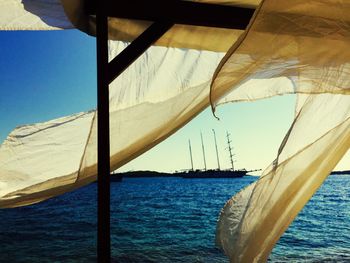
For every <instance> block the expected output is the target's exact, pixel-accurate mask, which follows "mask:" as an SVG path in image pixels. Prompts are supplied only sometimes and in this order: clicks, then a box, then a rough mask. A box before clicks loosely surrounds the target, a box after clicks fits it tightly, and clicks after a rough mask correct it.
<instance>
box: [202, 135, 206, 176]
mask: <svg viewBox="0 0 350 263" xmlns="http://www.w3.org/2000/svg"><path fill="white" fill-rule="evenodd" d="M201 141H202V150H203V160H204V171H206V170H207V162H206V160H205V151H204V144H203V135H202V132H201Z"/></svg>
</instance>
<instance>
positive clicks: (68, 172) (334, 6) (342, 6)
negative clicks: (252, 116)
mask: <svg viewBox="0 0 350 263" xmlns="http://www.w3.org/2000/svg"><path fill="white" fill-rule="evenodd" d="M200 2H206V1H200ZM38 3H41V1H23V3H22V4H19V3H18V2H17V1H14V2H13V4H12V5H8V6H7V8H11V10H15V9H16V10H19V11H18V12H17V11H16V12H14V13H13V14H14V16H13V17H12V16H11V18H10V19H9V17H8V16H7V17H6V21H5V20H4V19H2V16H1V15H0V20H3V21H0V26H1V29H5V30H8V29H10V28H13V29H36V27H40V29H52V28H57V27H61V28H69V27H70V22H69V21H68V19H67V18H66V19H64V18H62V17H63V16H62V12H63V9H62V6H61V7H60V5H59V3H58V2H57V1H52V4H53V5H52V6H56V7H57V9H56V8H55V11H54V12H53V13H52V12H48V13H45V12H42V11H40V12H37V11H35V12H30V11H28V10H30V8H28V7H29V6H33V5H34V6H35V8H36V9H35V10H38V9H37V7H38V5H36V4H38ZM62 3H63V6H64V9H65V11H66V13H67V14H68V16H69V18H70V20H71V21H72V24H74V25H75V26H76V27H77V28H79V29H81V30H83V31H84V32H87V33H89V34H94V32H95V24H94V16H93V15H89V14H86V13H84V9H81V8H80V7H82V3H83V2H82V1H68V0H67V1H62ZM211 3H216V4H225V5H230V6H234V7H249V8H257V11H256V12H255V14H254V16H253V18H252V20H251V21H250V25H249V26H248V29H247V30H246V31H242V30H235V29H229V28H224V29H219V28H215V27H198V26H196V27H193V26H189V25H176V26H174V27H173V28H172V29H171V30H170V31H169V32H168V33H166V34H165V35H164V36H163V37H162V38H160V39H159V40H158V41H157V42H156V45H158V46H156V47H152V48H150V49H149V50H148V51H147V52H146V53H145V54H144V55H143V56H142V57H140V59H138V60H137V61H136V63H135V64H133V65H132V66H131V67H129V68H128V69H127V71H125V72H124V73H123V74H122V75H121V76H120V77H119V78H118V79H116V80H114V81H113V82H112V83H111V85H110V87H109V89H110V98H109V100H110V118H111V119H110V125H111V128H110V131H111V134H112V135H113V136H112V137H111V156H110V160H111V168H112V169H116V168H118V167H120V166H121V165H123V164H125V163H126V162H128V161H129V160H131V159H133V158H135V157H136V156H138V155H140V154H141V153H143V152H145V151H146V150H148V149H150V148H151V147H153V146H154V145H156V144H157V143H159V142H160V141H162V140H164V139H165V138H167V137H168V136H170V135H171V134H172V133H174V132H175V131H176V130H178V129H179V128H181V127H182V126H183V125H185V124H186V123H187V122H189V121H190V120H191V119H192V118H194V117H195V116H196V115H197V114H198V113H199V112H201V111H202V110H203V109H205V108H206V107H207V106H209V105H210V103H211V105H212V107H213V109H215V107H216V105H219V104H223V103H227V102H235V101H252V100H257V99H262V98H267V97H271V96H276V95H283V94H290V93H296V94H298V103H297V105H296V110H295V120H294V122H293V124H292V125H291V128H290V130H289V131H288V133H287V134H286V136H285V139H284V140H283V142H282V143H281V147H280V150H279V152H278V155H277V157H276V159H275V160H274V161H273V162H272V164H271V166H270V167H268V168H267V169H266V170H265V172H264V174H263V176H262V177H261V178H260V179H259V180H258V181H257V182H256V183H255V184H253V185H251V186H249V187H248V188H246V189H245V190H243V191H242V192H240V193H239V194H238V195H236V196H235V197H233V198H232V199H231V200H230V201H229V202H228V203H227V204H226V206H225V208H224V209H223V211H222V213H221V216H220V219H219V223H218V228H217V243H218V245H219V246H221V247H222V248H223V250H224V251H225V253H226V254H227V255H228V256H229V257H230V259H231V261H232V262H259V261H265V260H267V258H268V255H269V253H270V251H271V250H272V248H273V245H274V244H275V243H276V242H277V240H278V238H279V237H280V236H281V235H282V234H283V232H284V231H285V230H286V228H287V227H288V225H289V224H290V223H291V222H292V220H293V219H294V217H295V216H296V215H297V213H298V212H299V211H300V210H301V209H302V207H303V206H304V205H305V203H306V202H307V201H308V200H309V198H310V197H311V196H312V194H313V193H314V192H315V191H316V190H317V189H318V187H319V186H320V185H321V184H322V182H323V181H324V180H325V178H326V177H327V175H328V174H329V173H330V171H331V170H332V169H333V168H334V167H335V165H336V164H337V162H338V161H339V160H340V159H341V157H342V156H343V155H344V154H345V153H346V151H347V150H348V149H349V146H350V129H349V128H350V127H349V125H350V123H349V117H350V107H349V105H350V101H349V91H350V85H349V84H350V76H349V72H350V70H349V61H350V59H349V52H347V49H348V47H349V44H350V43H349V42H350V38H349V36H350V27H349V25H350V24H349V22H350V17H349V14H350V3H347V2H346V1H343V2H339V1H336V0H312V1H307V2H306V1H301V0H294V1H278V0H264V1H262V2H261V4H260V5H259V7H257V5H258V4H259V3H258V1H211ZM1 5H3V6H1ZM4 6H5V7H6V5H4V2H0V10H4V9H3V8H2V7H4ZM52 6H51V5H50V7H49V9H50V10H51V7H52ZM40 8H43V9H42V10H46V8H47V7H46V6H45V5H41V6H40ZM40 8H39V9H40ZM7 10H10V9H7ZM31 10H34V9H31ZM40 10H41V9H40ZM57 10H59V11H57ZM0 12H1V11H0ZM23 12H24V13H29V14H30V15H29V16H28V19H30V21H34V20H35V21H37V22H36V23H35V26H33V28H30V27H28V25H27V24H25V25H24V24H23V22H22V18H23V19H24V16H23V14H24V13H23ZM43 13H45V14H46V15H45V16H43V15H42V14H43ZM0 14H1V13H0ZM16 14H18V17H16ZM57 14H59V15H58V17H60V19H59V22H57V23H56V22H55V21H56V20H55V19H54V18H55V17H56V15H57ZM17 18H18V19H17ZM19 18H21V19H19ZM57 21H58V20H57ZM29 24H30V23H29ZM149 24H150V22H146V21H135V20H128V19H125V18H111V19H110V20H109V28H110V31H109V37H110V39H111V40H110V41H109V56H110V58H113V57H114V56H115V55H116V54H118V53H119V52H120V51H121V50H122V49H123V48H124V47H125V46H126V45H127V44H126V43H123V42H120V40H124V41H131V40H133V39H134V38H135V37H136V36H137V35H138V34H139V33H140V32H143V31H144V30H145V28H147V26H148V25H149ZM10 25H11V26H10ZM227 50H228V52H227V53H226V55H225V54H224V53H220V52H218V51H227ZM213 76H214V77H213ZM210 84H212V85H211V86H210ZM210 87H211V88H210ZM96 123H97V116H96V112H95V111H91V112H88V113H79V114H76V115H74V116H67V117H64V118H61V119H58V120H53V121H50V122H47V123H42V124H35V125H29V126H24V127H19V128H17V129H16V130H14V131H13V132H12V133H11V134H10V135H9V137H8V138H7V140H6V141H5V142H4V144H3V145H1V147H0V206H2V207H15V206H20V205H26V204H30V203H35V202H38V201H41V200H45V199H47V198H49V197H52V196H54V195H57V194H60V193H63V192H65V191H69V190H73V189H75V188H78V187H80V186H82V185H84V184H86V183H88V182H91V181H94V180H95V179H96V175H97V168H96V152H97V151H96ZM140 131H142V132H140ZM71 134H76V136H75V137H72V136H71ZM48 159H52V160H56V161H57V160H58V161H59V163H61V164H62V165H54V164H53V162H52V161H50V160H48ZM43 163H45V164H46V165H45V166H43V165H42V164H43Z"/></svg>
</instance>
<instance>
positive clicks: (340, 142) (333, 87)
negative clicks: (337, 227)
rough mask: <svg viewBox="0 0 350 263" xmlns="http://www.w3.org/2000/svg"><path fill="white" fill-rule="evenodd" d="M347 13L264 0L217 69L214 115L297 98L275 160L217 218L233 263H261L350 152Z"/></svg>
mask: <svg viewBox="0 0 350 263" xmlns="http://www.w3.org/2000/svg"><path fill="white" fill-rule="evenodd" d="M349 12H350V3H346V2H339V1H320V0H318V1H298V0H296V1H277V0H265V1H263V3H262V5H261V7H260V10H259V11H258V12H257V13H256V17H255V18H254V19H253V21H252V22H251V25H250V28H249V29H248V30H247V31H246V34H245V35H244V36H243V37H242V38H241V41H240V42H237V43H236V44H235V45H234V46H233V47H232V48H231V49H230V51H229V52H228V53H227V54H226V56H225V58H224V59H223V60H222V62H221V64H220V66H219V67H218V69H217V72H216V74H215V80H214V81H213V85H212V89H211V95H212V96H213V99H212V103H213V108H215V106H216V105H217V104H220V103H226V102H231V101H247V100H257V99H262V98H267V97H271V96H275V95H282V94H288V93H299V94H300V95H298V105H297V106H296V114H295V120H294V122H293V124H292V126H291V128H290V130H289V132H288V133H287V135H286V136H285V139H284V140H283V142H282V144H281V146H280V149H279V152H278V156H277V158H276V160H275V161H274V162H273V163H272V164H271V165H270V167H268V168H267V169H266V170H265V171H264V173H263V175H262V176H261V178H260V179H259V180H258V181H257V182H256V183H254V184H253V185H251V186H248V187H247V188H246V189H244V190H243V191H241V192H240V193H238V194H237V195H236V196H234V197H232V199H230V200H229V201H228V202H227V204H226V205H225V207H224V208H223V210H222V212H221V215H220V218H219V221H218V225H217V237H216V242H217V244H218V245H219V246H220V247H221V248H222V249H223V250H224V252H225V253H226V254H227V255H228V256H229V258H230V261H231V262H264V261H266V260H267V258H268V256H269V254H270V252H271V250H272V248H273V246H274V245H275V243H276V242H277V241H278V239H279V237H280V236H281V235H282V234H283V232H284V231H285V230H286V229H287V227H288V226H289V224H290V223H291V222H292V221H293V219H294V218H295V217H296V215H297V214H298V212H299V211H300V210H301V209H302V208H303V206H304V205H305V204H306V203H307V201H308V200H309V199H310V198H311V197H312V195H313V194H314V193H315V191H316V190H317V189H318V188H319V186H320V185H321V184H322V183H323V181H324V180H325V179H326V177H327V176H328V175H329V173H330V172H331V171H332V169H333V168H334V167H335V165H336V164H337V163H338V162H339V160H340V159H341V158H342V156H343V155H344V154H345V153H346V152H347V150H348V149H349V146H350V120H349V119H350V106H349V105H350V98H349V95H350V77H349V72H350V64H349V61H350V57H349V52H348V51H347V49H348V47H349V45H350V27H349V25H350V24H349V22H350V16H349ZM257 43H258V44H257ZM261 84H263V85H261ZM307 94H309V95H307ZM218 97H221V99H220V100H217V98H218Z"/></svg>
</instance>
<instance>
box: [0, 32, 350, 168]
mask: <svg viewBox="0 0 350 263" xmlns="http://www.w3.org/2000/svg"><path fill="white" fill-rule="evenodd" d="M0 54H1V60H0V72H1V76H0V77H1V78H0V89H1V94H0V142H2V141H3V140H4V139H5V138H6V136H7V135H8V133H9V132H10V131H11V130H13V129H14V128H15V127H16V126H19V125H23V124H30V123H35V122H42V121H47V120H50V119H53V118H57V117H61V116H65V115H69V114H72V113H76V112H81V111H87V110H90V109H93V108H95V107H96V54H95V39H94V38H92V37H90V36H87V35H86V34H84V33H81V32H79V31H77V30H65V31H44V32H40V31H39V32H38V31H35V32H30V31H22V32H0ZM294 101H295V98H294V96H291V95H288V96H283V97H277V98H273V99H268V100H262V101H257V102H250V103H247V102H245V103H234V104H227V105H225V106H220V107H219V108H218V112H217V114H218V116H219V117H220V121H218V120H216V119H215V118H214V117H213V115H212V114H211V111H210V110H209V109H208V110H206V111H205V112H204V113H202V114H200V115H199V116H198V117H197V118H196V119H195V120H193V121H192V122H190V123H189V124H188V125H187V126H186V127H184V128H183V129H181V130H180V131H179V132H177V133H176V134H175V135H173V136H171V137H170V138H169V139H167V140H166V141H164V142H163V143H161V144H160V145H158V146H156V147H155V148H153V149H152V150H151V151H149V152H147V153H145V154H144V155H142V156H141V157H139V158H137V159H136V160H134V161H132V162H130V163H129V164H127V165H125V166H124V167H122V168H121V170H122V171H127V170H146V169H151V170H161V171H174V170H181V169H188V168H190V157H189V151H188V140H189V139H190V140H191V144H192V151H193V157H194V166H195V168H203V167H204V164H203V158H202V152H201V145H200V132H202V133H203V138H204V142H205V149H206V155H207V166H208V167H209V168H215V167H216V166H217V162H216V156H215V146H214V139H213V133H212V129H215V131H216V135H217V140H218V148H219V152H220V156H219V157H220V162H221V166H222V167H223V168H226V167H229V166H230V163H229V157H228V152H227V149H225V148H226V147H227V143H226V137H225V136H226V131H228V132H230V133H231V135H232V137H231V139H232V141H233V142H232V146H233V147H234V153H235V154H236V156H235V160H236V162H235V166H236V167H237V168H247V169H258V168H262V169H263V168H265V167H266V166H267V165H269V164H270V163H271V162H272V161H273V159H274V158H275V156H276V154H277V149H278V147H279V144H280V142H281V140H282V139H283V137H284V134H285V133H286V131H287V130H288V128H289V126H290V123H291V121H292V119H293V110H294ZM347 159H350V158H347ZM338 168H339V169H346V168H349V166H347V165H346V162H343V164H341V165H340V166H338Z"/></svg>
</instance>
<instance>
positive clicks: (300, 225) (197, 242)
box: [0, 175, 350, 263]
mask: <svg viewBox="0 0 350 263" xmlns="http://www.w3.org/2000/svg"><path fill="white" fill-rule="evenodd" d="M254 180H256V178H254V177H243V178H238V179H195V180H190V179H181V178H132V179H130V178H126V179H124V180H123V182H122V183H112V189H111V190H112V196H111V202H112V207H111V209H112V211H111V212H112V217H111V231H112V258H113V262H208V263H209V262H210V263H212V262H213V263H215V262H228V259H227V258H226V257H225V256H224V255H223V254H222V253H221V251H220V250H219V249H218V248H216V247H215V245H214V238H215V226H216V220H217V217H218V213H219V211H220V210H221V208H222V206H223V205H224V204H225V202H226V201H227V199H229V198H230V197H231V196H232V195H233V194H235V193H236V192H237V191H239V190H240V189H241V188H243V187H244V186H246V185H248V184H249V183H251V182H253V181H254ZM96 186H97V185H96V184H91V185H89V186H87V187H84V188H82V189H80V190H78V191H74V192H71V193H67V194H65V195H62V196H59V197H56V198H53V199H50V200H48V201H45V202H43V203H40V204H36V205H32V206H27V207H21V208H15V209H3V210H0V242H1V244H0V262H95V261H96V210H97V208H96ZM349 190H350V176H347V175H333V176H330V177H329V178H328V179H327V181H326V182H325V184H324V185H323V186H322V187H321V189H320V190H319V191H318V192H317V194H316V195H315V196H314V197H313V198H312V200H311V201H310V202H309V203H308V204H307V206H306V207H305V208H304V209H303V210H302V212H301V213H300V214H299V216H298V217H297V219H296V220H295V221H294V222H293V224H292V225H291V226H290V227H289V229H288V230H287V232H286V233H285V234H284V235H283V236H282V238H281V239H280V241H279V242H278V244H277V245H276V247H275V248H274V250H273V252H272V254H271V256H270V259H269V261H270V262H350V191H349Z"/></svg>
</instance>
